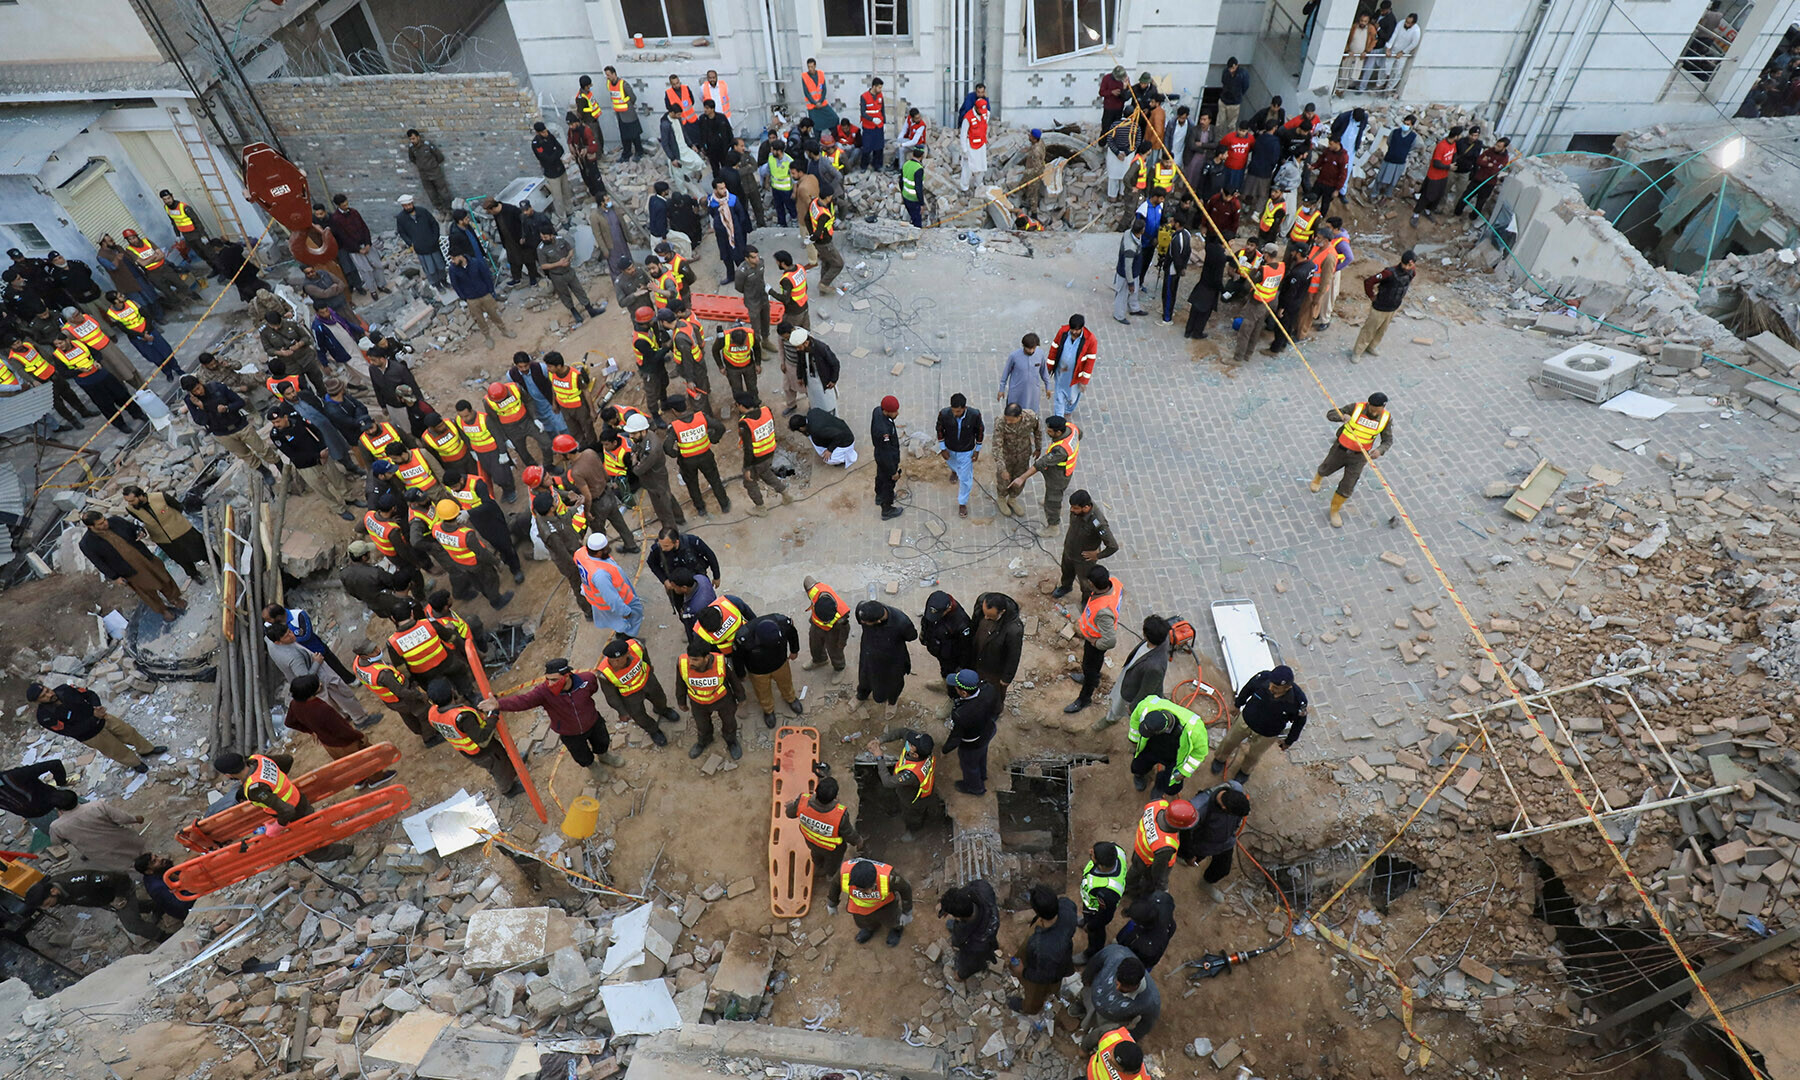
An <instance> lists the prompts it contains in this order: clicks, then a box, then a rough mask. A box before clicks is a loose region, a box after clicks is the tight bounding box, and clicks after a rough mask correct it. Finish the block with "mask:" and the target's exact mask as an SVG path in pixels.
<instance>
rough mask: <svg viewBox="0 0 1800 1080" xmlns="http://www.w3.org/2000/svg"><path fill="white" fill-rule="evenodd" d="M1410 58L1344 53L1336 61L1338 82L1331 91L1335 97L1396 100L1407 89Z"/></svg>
mask: <svg viewBox="0 0 1800 1080" xmlns="http://www.w3.org/2000/svg"><path fill="white" fill-rule="evenodd" d="M1413 56H1414V54H1413V53H1406V54H1405V55H1402V56H1389V55H1387V54H1386V53H1381V52H1369V53H1363V54H1356V53H1350V52H1346V53H1344V55H1343V58H1342V59H1340V60H1339V61H1338V70H1337V79H1336V81H1335V83H1334V85H1333V87H1332V90H1333V92H1334V93H1337V94H1368V95H1370V96H1371V97H1389V98H1391V97H1399V96H1400V91H1401V90H1402V89H1403V88H1404V87H1405V86H1406V76H1407V74H1408V73H1409V72H1411V71H1412V62H1413Z"/></svg>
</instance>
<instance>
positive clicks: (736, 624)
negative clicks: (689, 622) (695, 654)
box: [694, 593, 756, 673]
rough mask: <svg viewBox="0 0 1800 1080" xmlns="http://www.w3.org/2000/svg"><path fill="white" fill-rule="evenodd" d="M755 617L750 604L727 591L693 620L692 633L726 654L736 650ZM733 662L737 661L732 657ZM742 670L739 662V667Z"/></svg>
mask: <svg viewBox="0 0 1800 1080" xmlns="http://www.w3.org/2000/svg"><path fill="white" fill-rule="evenodd" d="M755 618H756V612H754V611H752V610H750V605H749V604H746V603H744V602H743V601H742V600H740V599H739V598H737V597H735V596H732V595H730V594H729V593H727V594H725V595H722V596H718V597H716V598H714V600H713V602H712V603H710V604H708V605H707V606H706V607H704V608H702V609H701V611H700V614H699V615H698V616H697V617H696V618H695V620H694V633H695V634H696V635H698V636H699V637H700V638H701V640H703V641H705V642H706V643H707V644H708V645H711V646H712V647H713V648H715V649H718V650H719V651H720V652H722V653H724V654H725V655H726V656H731V655H732V653H734V652H735V651H736V650H737V646H738V641H739V638H740V637H741V636H742V635H743V633H744V628H745V627H747V626H749V625H750V622H751V620H753V619H755ZM734 662H739V661H737V660H735V659H734ZM738 670H739V671H740V673H741V672H742V670H743V669H742V666H741V662H740V666H739V669H738Z"/></svg>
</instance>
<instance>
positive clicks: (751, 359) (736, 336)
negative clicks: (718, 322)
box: [712, 322, 762, 402]
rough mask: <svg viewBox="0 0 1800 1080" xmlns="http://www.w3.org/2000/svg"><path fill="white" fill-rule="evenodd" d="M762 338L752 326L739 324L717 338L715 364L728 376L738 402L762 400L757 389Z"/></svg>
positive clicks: (727, 328)
mask: <svg viewBox="0 0 1800 1080" xmlns="http://www.w3.org/2000/svg"><path fill="white" fill-rule="evenodd" d="M759 338H760V335H758V334H757V332H756V330H755V329H754V328H753V327H752V326H751V324H749V323H743V322H739V323H733V324H732V325H731V326H728V327H726V328H725V331H724V332H723V333H721V334H720V335H719V336H718V337H716V338H714V339H713V347H712V354H713V363H715V364H717V365H718V366H719V370H720V371H721V372H722V373H724V375H725V385H726V386H729V387H730V388H731V397H732V400H734V401H735V400H737V399H739V398H743V397H748V398H749V399H750V400H751V401H752V402H756V401H759V400H760V395H759V394H758V392H757V388H756V380H757V379H758V378H760V377H761V375H762V346H761V345H760V344H759V343H758V342H759Z"/></svg>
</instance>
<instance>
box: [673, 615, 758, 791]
mask: <svg viewBox="0 0 1800 1080" xmlns="http://www.w3.org/2000/svg"><path fill="white" fill-rule="evenodd" d="M675 664H676V670H677V671H678V672H679V675H678V677H677V678H676V680H675V706H676V707H677V708H679V709H680V710H681V711H682V712H692V713H693V714H694V745H692V746H690V747H688V758H689V759H693V758H697V757H699V756H700V755H701V754H704V753H705V752H706V748H707V747H708V746H711V745H712V741H713V724H714V721H715V720H716V721H717V722H718V726H719V729H720V732H721V733H722V734H723V735H724V736H725V750H726V752H727V753H729V754H730V755H731V760H733V761H736V760H738V759H739V758H741V757H743V756H744V748H743V747H742V746H740V745H739V744H738V723H737V707H738V702H740V701H743V700H744V684H743V682H742V681H740V680H739V679H738V676H737V672H735V671H733V670H732V669H731V665H729V664H727V663H726V662H725V654H724V653H722V652H720V651H719V650H717V649H715V648H713V647H712V646H711V645H708V644H707V643H706V642H705V641H702V640H701V639H700V638H699V637H698V636H693V637H689V638H688V647H687V652H685V653H683V654H682V655H681V657H680V658H679V659H678V660H676V662H675Z"/></svg>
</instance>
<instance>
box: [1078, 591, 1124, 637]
mask: <svg viewBox="0 0 1800 1080" xmlns="http://www.w3.org/2000/svg"><path fill="white" fill-rule="evenodd" d="M1109 580H1111V581H1112V588H1111V589H1109V590H1107V591H1106V593H1105V594H1104V595H1102V594H1100V593H1095V594H1094V595H1093V596H1091V597H1089V598H1088V602H1087V606H1086V607H1084V608H1082V609H1081V618H1079V619H1077V620H1075V632H1076V633H1078V634H1080V635H1081V636H1082V637H1084V638H1086V639H1087V640H1089V641H1098V640H1100V623H1099V616H1100V613H1101V612H1102V611H1111V612H1112V613H1113V621H1114V622H1115V623H1116V622H1117V621H1118V619H1119V601H1121V600H1123V599H1124V598H1125V586H1124V585H1122V584H1120V583H1119V579H1118V578H1111V579H1109Z"/></svg>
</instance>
